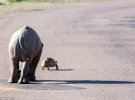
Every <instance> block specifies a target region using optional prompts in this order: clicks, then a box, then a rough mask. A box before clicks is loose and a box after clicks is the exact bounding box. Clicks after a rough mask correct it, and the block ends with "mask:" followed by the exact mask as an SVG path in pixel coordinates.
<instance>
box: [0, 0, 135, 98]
mask: <svg viewBox="0 0 135 100" xmlns="http://www.w3.org/2000/svg"><path fill="white" fill-rule="evenodd" d="M123 1H124V0H121V1H119V2H118V1H117V2H102V3H99V2H97V3H91V4H89V3H87V4H81V5H70V6H65V7H58V8H51V9H34V10H29V11H20V12H14V13H10V14H8V15H7V16H4V17H1V18H0V40H1V41H0V100H3V98H5V99H4V100H13V99H14V100H135V13H134V12H135V1H133V0H125V1H124V2H123ZM25 25H28V26H31V27H32V28H34V29H35V30H36V31H37V32H38V34H39V36H40V37H41V40H42V42H43V43H44V49H43V53H42V57H41V59H40V62H39V65H38V68H37V71H36V77H37V82H31V84H23V85H22V84H21V85H20V84H9V83H7V79H8V78H9V76H10V70H9V65H10V64H9V57H8V50H7V48H8V43H9V40H10V37H11V36H12V34H13V33H14V32H15V31H16V30H18V29H19V28H20V27H22V26H25ZM45 57H52V58H54V59H55V60H57V61H58V65H59V70H58V71H57V70H55V68H51V70H50V71H48V70H44V71H43V70H42V68H41V66H40V63H41V61H42V60H43V59H44V58H45ZM20 65H21V64H20Z"/></svg>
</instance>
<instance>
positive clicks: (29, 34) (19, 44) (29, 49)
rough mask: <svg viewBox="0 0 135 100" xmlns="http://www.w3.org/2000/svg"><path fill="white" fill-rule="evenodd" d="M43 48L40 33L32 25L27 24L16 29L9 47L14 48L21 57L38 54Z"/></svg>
mask: <svg viewBox="0 0 135 100" xmlns="http://www.w3.org/2000/svg"><path fill="white" fill-rule="evenodd" d="M41 48H42V43H41V40H40V38H39V36H38V34H37V33H36V32H35V31H34V30H33V29H32V28H30V27H28V26H25V27H22V28H21V29H19V30H18V31H16V32H15V33H14V34H13V36H12V37H11V40H10V43H9V49H13V50H14V51H15V53H16V55H19V57H21V59H24V60H25V59H26V58H27V57H29V58H31V57H32V56H33V57H34V56H36V54H37V53H38V51H39V50H40V49H41Z"/></svg>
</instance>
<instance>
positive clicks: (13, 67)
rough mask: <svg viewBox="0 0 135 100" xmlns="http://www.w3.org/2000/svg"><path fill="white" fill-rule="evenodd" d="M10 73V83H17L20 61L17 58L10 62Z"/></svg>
mask: <svg viewBox="0 0 135 100" xmlns="http://www.w3.org/2000/svg"><path fill="white" fill-rule="evenodd" d="M10 71H11V77H10V78H9V80H8V82H9V83H17V81H18V79H19V76H20V75H19V61H18V60H16V58H12V59H11V60H10Z"/></svg>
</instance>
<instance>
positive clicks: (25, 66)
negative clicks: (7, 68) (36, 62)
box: [18, 61, 31, 84]
mask: <svg viewBox="0 0 135 100" xmlns="http://www.w3.org/2000/svg"><path fill="white" fill-rule="evenodd" d="M30 63H31V62H30V61H26V62H24V63H23V67H22V70H21V75H20V79H19V80H18V83H20V84H28V83H29V79H28V77H27V76H28V72H29V67H30Z"/></svg>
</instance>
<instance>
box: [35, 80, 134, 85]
mask: <svg viewBox="0 0 135 100" xmlns="http://www.w3.org/2000/svg"><path fill="white" fill-rule="evenodd" d="M36 82H39V83H40V82H41V83H42V82H47V83H54V84H135V82H133V81H115V80H37V81H36Z"/></svg>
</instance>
